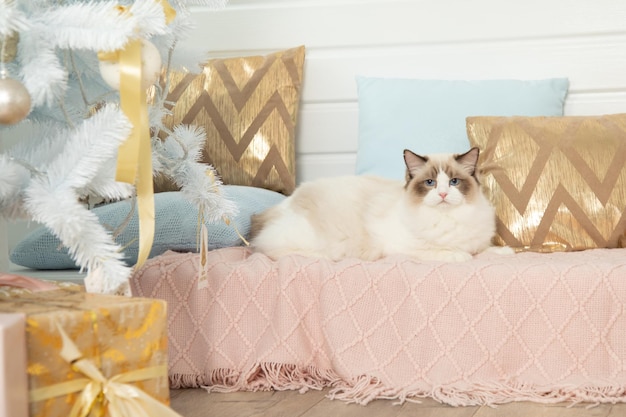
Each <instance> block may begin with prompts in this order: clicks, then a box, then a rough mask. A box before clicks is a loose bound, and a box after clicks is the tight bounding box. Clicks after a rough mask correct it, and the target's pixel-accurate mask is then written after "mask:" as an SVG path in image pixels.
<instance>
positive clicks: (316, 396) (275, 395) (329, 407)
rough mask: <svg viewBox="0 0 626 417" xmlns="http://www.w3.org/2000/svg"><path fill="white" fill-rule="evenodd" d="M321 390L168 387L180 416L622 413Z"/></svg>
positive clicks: (624, 410)
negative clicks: (332, 396) (341, 397)
mask: <svg viewBox="0 0 626 417" xmlns="http://www.w3.org/2000/svg"><path fill="white" fill-rule="evenodd" d="M325 395H326V391H321V392H320V391H309V392H307V393H305V394H299V393H298V392H297V391H273V392H236V393H232V394H209V393H207V392H206V391H204V390H202V389H183V390H172V391H171V405H172V408H173V409H174V410H176V411H177V412H178V413H179V414H181V415H182V416H183V417H252V416H259V417H260V416H263V417H278V416H280V417H348V416H354V417H370V416H372V417H373V416H376V417H409V416H418V417H496V416H498V417H502V416H506V417H539V416H541V417H555V416H558V417H561V416H563V417H582V416H585V417H587V416H589V417H591V416H593V417H609V416H610V417H622V416H626V404H616V405H612V404H600V405H597V406H593V407H590V405H589V404H578V405H574V406H572V405H571V404H558V405H541V404H536V403H529V402H520V403H511V404H504V405H499V406H497V407H450V406H446V405H442V404H439V403H438V402H436V401H434V400H430V399H424V400H423V401H422V403H421V404H415V403H408V402H407V403H404V404H402V405H394V404H393V401H385V400H380V401H373V402H370V403H369V404H368V405H367V406H361V405H355V404H346V403H344V402H342V401H338V400H334V401H331V400H329V399H327V398H325Z"/></svg>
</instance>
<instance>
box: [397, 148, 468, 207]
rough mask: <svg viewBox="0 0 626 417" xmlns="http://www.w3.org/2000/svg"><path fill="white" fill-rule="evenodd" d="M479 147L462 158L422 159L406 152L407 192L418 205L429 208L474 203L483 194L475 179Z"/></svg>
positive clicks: (424, 157)
mask: <svg viewBox="0 0 626 417" xmlns="http://www.w3.org/2000/svg"><path fill="white" fill-rule="evenodd" d="M478 152H479V151H478V148H472V149H470V150H469V151H468V152H466V153H464V154H462V155H455V154H437V155H429V156H420V155H417V154H415V153H413V152H411V151H409V150H405V151H404V160H405V163H406V166H407V183H406V186H405V188H406V190H407V192H409V193H411V197H412V198H414V199H415V200H416V202H418V203H422V204H425V205H427V206H430V207H435V206H438V207H441V208H442V209H445V208H447V207H455V206H459V205H461V204H464V203H466V202H471V201H473V200H474V198H475V197H476V195H477V193H479V192H480V185H479V183H478V180H477V179H476V163H477V161H478Z"/></svg>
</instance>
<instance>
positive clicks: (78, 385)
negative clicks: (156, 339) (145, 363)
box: [30, 323, 181, 417]
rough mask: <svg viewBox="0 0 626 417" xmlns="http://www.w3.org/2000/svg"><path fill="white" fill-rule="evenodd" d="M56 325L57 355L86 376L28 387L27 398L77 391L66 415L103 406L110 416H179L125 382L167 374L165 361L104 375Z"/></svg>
mask: <svg viewBox="0 0 626 417" xmlns="http://www.w3.org/2000/svg"><path fill="white" fill-rule="evenodd" d="M56 325H57V328H58V329H59V333H60V334H61V339H62V345H61V352H60V355H61V357H62V358H63V359H65V360H66V361H67V362H68V363H69V364H71V365H72V368H73V369H74V370H75V371H78V372H81V373H82V374H83V375H85V376H86V377H87V378H78V379H73V380H71V381H67V382H62V383H59V384H55V385H52V386H49V387H44V388H37V389H34V390H31V392H30V402H38V401H43V400H47V399H50V398H54V397H58V396H62V395H68V394H72V393H75V392H80V395H79V396H78V399H77V400H76V402H75V403H74V406H73V407H72V410H71V411H70V415H69V417H86V416H88V415H90V413H91V412H92V411H97V413H95V415H100V414H99V413H100V412H103V411H105V410H106V412H107V415H109V416H111V417H126V416H133V417H135V416H137V417H181V416H180V414H178V413H177V412H175V411H174V410H172V409H171V408H169V407H168V406H166V405H165V404H163V403H161V402H160V401H158V400H156V399H154V398H153V397H151V396H149V395H148V394H146V393H145V392H144V391H142V390H141V389H139V388H137V387H136V386H134V385H131V384H128V383H129V382H137V381H143V380H147V379H153V378H158V377H161V376H164V375H167V366H166V365H161V366H152V367H149V368H145V369H137V370H134V371H129V372H125V373H122V374H118V375H115V376H113V377H112V378H108V379H107V378H106V377H105V376H104V375H102V372H100V370H99V369H98V367H97V366H96V365H95V364H94V363H93V362H92V361H90V360H88V359H85V358H84V357H83V354H82V353H81V352H80V350H79V349H78V347H77V346H76V344H75V343H74V342H73V341H72V339H71V338H70V337H69V336H68V335H67V333H66V332H65V330H63V328H62V327H61V326H60V325H59V324H58V323H57V324H56Z"/></svg>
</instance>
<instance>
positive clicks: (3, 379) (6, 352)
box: [0, 313, 28, 417]
mask: <svg viewBox="0 0 626 417" xmlns="http://www.w3.org/2000/svg"><path fill="white" fill-rule="evenodd" d="M26 364H27V361H26V332H25V315H24V314H20V313H0V417H28V377H27V374H26Z"/></svg>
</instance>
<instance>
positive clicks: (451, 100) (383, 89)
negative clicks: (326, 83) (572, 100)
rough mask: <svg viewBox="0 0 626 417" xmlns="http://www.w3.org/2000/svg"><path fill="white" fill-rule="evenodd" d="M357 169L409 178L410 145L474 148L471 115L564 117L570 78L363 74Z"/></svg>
mask: <svg viewBox="0 0 626 417" xmlns="http://www.w3.org/2000/svg"><path fill="white" fill-rule="evenodd" d="M356 81H357V88H358V100H359V141H358V150H357V159H356V173H357V174H371V175H379V176H383V177H387V178H393V179H400V180H402V179H404V175H405V165H404V160H403V156H402V152H403V150H404V149H410V150H412V151H414V152H416V153H418V154H422V155H423V154H431V153H463V152H465V151H467V150H468V149H469V148H470V144H469V139H468V138H467V133H466V130H465V118H466V117H468V116H562V115H563V106H564V104H565V97H566V95H567V91H568V88H569V81H568V79H567V78H552V79H544V80H528V81H526V80H477V81H462V80H419V79H402V78H370V77H357V79H356Z"/></svg>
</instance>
